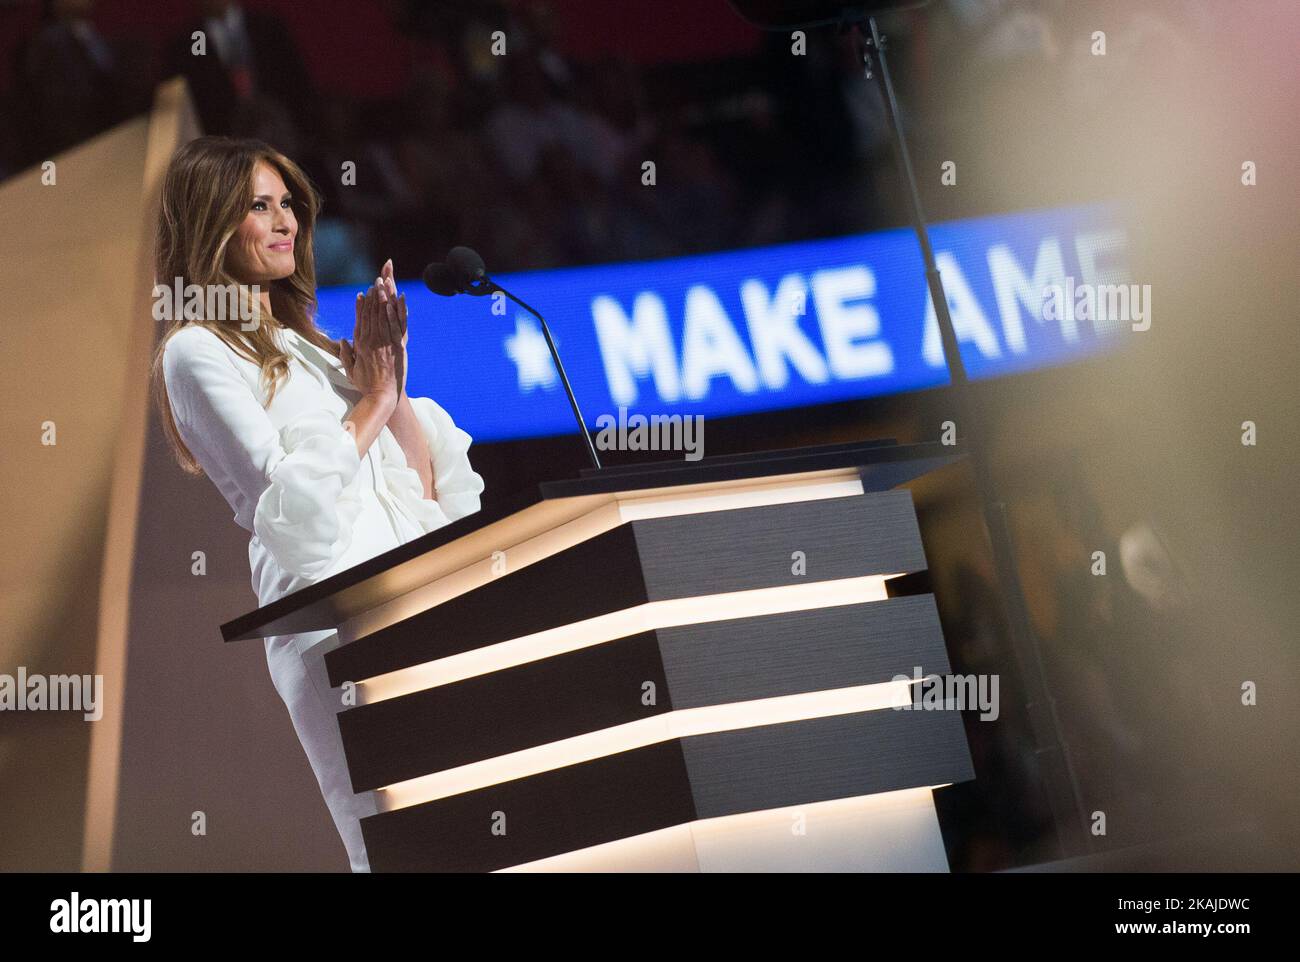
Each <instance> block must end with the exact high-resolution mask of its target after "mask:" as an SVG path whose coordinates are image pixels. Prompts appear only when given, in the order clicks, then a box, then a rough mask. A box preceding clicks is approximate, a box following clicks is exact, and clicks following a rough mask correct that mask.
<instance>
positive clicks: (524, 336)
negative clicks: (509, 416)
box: [506, 314, 560, 391]
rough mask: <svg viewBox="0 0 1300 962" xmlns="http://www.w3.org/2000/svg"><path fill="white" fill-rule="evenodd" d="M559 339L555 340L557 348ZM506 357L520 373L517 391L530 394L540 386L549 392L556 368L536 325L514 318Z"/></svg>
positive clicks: (523, 317)
mask: <svg viewBox="0 0 1300 962" xmlns="http://www.w3.org/2000/svg"><path fill="white" fill-rule="evenodd" d="M559 343H560V339H559V338H558V337H557V338H555V344H556V346H557V347H558V346H559ZM506 354H508V355H509V356H510V360H512V361H514V362H515V367H516V368H518V370H519V390H521V391H531V390H532V389H533V388H535V387H538V386H539V385H540V386H541V387H543V388H546V389H548V390H549V389H550V388H553V387H555V382H556V380H557V378H556V374H555V365H554V364H552V363H551V352H550V349H549V348H548V347H547V346H546V338H545V336H543V334H542V329H541V328H540V327H538V326H537V322H536V321H535V320H533V319H532V318H531V317H528V316H526V315H523V314H516V315H515V332H514V333H513V334H511V335H510V336H509V337H508V338H506Z"/></svg>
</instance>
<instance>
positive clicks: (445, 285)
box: [422, 262, 460, 297]
mask: <svg viewBox="0 0 1300 962" xmlns="http://www.w3.org/2000/svg"><path fill="white" fill-rule="evenodd" d="M422 276H423V278H424V286H425V287H427V288H428V289H429V290H431V291H433V293H435V294H441V295H442V296H443V297H451V296H452V295H454V294H459V293H460V285H459V284H458V283H457V282H456V272H455V271H453V270H452V269H451V268H450V267H448V266H447V265H446V264H439V263H436V262H435V263H433V264H430V265H429V266H428V267H426V268H425V269H424V274H423V275H422Z"/></svg>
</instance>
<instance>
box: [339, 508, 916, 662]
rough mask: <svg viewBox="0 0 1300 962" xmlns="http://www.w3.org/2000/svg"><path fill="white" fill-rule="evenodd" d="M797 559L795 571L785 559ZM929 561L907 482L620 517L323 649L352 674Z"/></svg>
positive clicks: (903, 569) (913, 566)
mask: <svg viewBox="0 0 1300 962" xmlns="http://www.w3.org/2000/svg"><path fill="white" fill-rule="evenodd" d="M796 551H799V552H802V553H803V555H804V557H805V558H806V571H805V573H803V574H795V573H793V572H792V567H793V562H792V555H793V553H794V552H796ZM925 567H926V561H925V553H924V551H923V549H922V546H921V535H920V531H919V529H918V527H917V521H916V513H915V509H914V507H913V505H912V497H911V493H910V492H908V491H907V490H905V489H900V490H893V491H883V492H873V493H870V494H859V495H853V496H849V497H842V498H828V499H823V500H813V501H799V502H793V503H787V504H771V505H761V506H754V507H745V508H733V509H729V510H722V511H708V512H702V513H698V514H686V515H677V516H669V517H662V518H646V519H640V520H635V521H629V522H626V523H624V524H622V525H619V526H618V527H616V528H613V529H611V530H609V531H606V532H604V533H603V534H599V535H597V536H596V537H593V538H590V539H588V540H586V541H583V542H580V543H578V544H576V545H573V546H572V547H569V548H566V549H564V550H562V551H560V552H558V553H556V554H554V555H551V556H549V557H546V558H543V559H541V560H539V561H536V562H534V563H533V564H530V565H528V566H526V567H524V568H520V569H519V570H517V571H512V572H509V573H507V574H505V575H502V576H501V577H499V578H495V579H493V580H491V581H488V582H486V583H484V584H482V585H480V586H478V587H476V588H473V589H471V590H469V591H467V592H465V593H464V594H462V595H459V596H457V597H455V598H452V599H450V600H449V601H446V602H444V603H443V604H440V605H437V606H435V607H432V608H429V609H427V610H425V611H422V612H419V613H418V614H415V615H413V616H411V617H409V618H406V619H404V620H403V621H400V622H398V623H395V624H393V625H389V626H387V627H385V628H382V629H380V630H378V631H376V632H373V633H372V634H369V635H367V636H365V637H363V638H359V639H357V640H356V641H354V642H352V643H350V644H347V645H344V646H342V647H340V648H337V649H335V650H334V651H332V652H330V653H329V654H328V655H326V657H325V664H326V667H327V669H328V671H329V680H330V684H331V685H333V686H336V687H337V686H339V685H341V684H343V683H344V682H347V681H353V682H358V681H362V680H364V679H366V678H373V677H375V676H377V675H381V674H384V673H386V672H391V671H396V670H399V669H402V668H409V667H411V666H413V665H419V664H423V663H425V662H428V661H433V660H435V659H438V658H446V657H448V656H450V655H456V654H460V653H462V652H466V651H471V650H473V649H476V648H481V647H485V646H487V645H493V644H497V643H499V642H503V641H508V640H510V639H512V638H519V637H522V636H524V635H529V634H533V633H534V632H539V631H545V630H547V629H551V628H557V627H560V626H562V625H568V624H573V623H574V622H578V621H585V620H587V619H590V618H594V617H598V616H600V615H606V614H610V613H612V612H616V611H621V610H624V609H627V608H631V607H635V606H637V605H640V604H644V603H646V602H652V601H661V600H669V599H676V598H689V597H695V596H700V595H712V594H719V593H725V592H734V591H743V590H749V589H756V588H772V587H780V586H790V585H797V584H808V583H810V582H817V581H831V580H837V579H843V578H857V577H862V576H864V575H873V574H881V575H884V574H903V573H907V572H911V571H919V570H922V569H924V568H925Z"/></svg>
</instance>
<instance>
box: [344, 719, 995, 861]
mask: <svg viewBox="0 0 1300 962" xmlns="http://www.w3.org/2000/svg"><path fill="white" fill-rule="evenodd" d="M972 777H974V772H973V769H972V765H971V760H970V754H969V751H968V750H967V747H966V736H965V731H964V729H963V727H962V721H961V716H960V714H959V713H957V712H952V711H894V710H892V709H883V710H880V711H869V712H859V713H855V714H850V715H835V716H830V717H826V718H812V719H806V720H803V721H796V722H788V723H785V724H779V725H764V726H760V727H756V728H746V729H740V730H737V731H728V732H718V733H715V734H707V735H693V736H689V737H685V738H678V739H673V740H671V741H667V742H661V743H658V744H654V745H649V746H646V747H644V748H637V749H632V750H630V751H626V752H620V753H618V754H616V755H610V756H606V757H603V758H598V759H593V760H591V761H587V762H582V763H579V764H575V765H569V766H566V767H564V768H558V769H553V770H551V771H546V772H541V773H538V774H536V775H530V776H527V777H525V778H519V779H514V780H512V781H507V782H502V783H499V784H497V785H492V786H489V787H487V788H482V789H477V790H474V791H469V792H464V793H461V794H459V795H452V796H448V797H446V798H440V799H436V800H433V801H429V802H424V803H421V804H418V805H413V806H410V807H408V808H403V809H398V810H395V811H391V812H381V813H379V814H377V815H372V816H369V817H368V818H364V819H362V820H361V830H362V834H363V836H364V837H365V842H366V850H367V852H368V853H369V856H370V865H371V868H372V869H373V870H374V871H377V872H403V871H405V872H439V871H444V872H485V871H493V870H496V869H501V868H507V867H510V866H513V865H520V864H523V863H525V862H531V861H534V860H537V859H541V858H547V857H550V856H553V855H560V854H563V853H565V852H571V851H575V850H578V849H582V848H587V847H589V846H592V845H600V844H603V843H605V842H612V841H615V840H617V839H622V838H630V837H632V836H634V835H640V834H644V833H646V832H653V831H657V830H659V829H663V828H669V827H671V826H674V825H680V824H683V823H686V822H691V821H695V820H698V819H706V818H716V817H721V816H725V815H735V814H740V813H742V812H752V811H763V810H765V809H770V808H781V807H786V806H796V805H806V804H811V803H814V802H820V801H828V800H830V799H836V798H853V797H856V796H860V795H871V794H875V793H878V792H888V791H896V790H899V789H905V788H918V787H923V786H928V785H941V784H946V783H948V782H959V781H965V780H968V779H970V778H972ZM503 818H504V829H505V832H504V834H494V833H493V829H494V826H498V827H499V826H501V825H502V819H503Z"/></svg>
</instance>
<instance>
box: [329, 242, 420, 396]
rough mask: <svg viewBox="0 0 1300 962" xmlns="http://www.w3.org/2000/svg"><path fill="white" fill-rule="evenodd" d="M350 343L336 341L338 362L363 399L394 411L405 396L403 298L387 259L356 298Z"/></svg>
mask: <svg viewBox="0 0 1300 962" xmlns="http://www.w3.org/2000/svg"><path fill="white" fill-rule="evenodd" d="M356 308H357V318H356V326H355V328H354V330H353V333H352V338H353V339H352V341H351V342H349V341H347V340H346V339H343V340H340V341H339V360H341V361H342V362H343V369H344V371H346V372H347V375H348V378H349V380H351V381H352V383H353V384H354V385H355V386H356V388H357V390H358V391H360V392H361V393H362V394H363V395H366V396H369V397H377V398H380V399H381V400H383V401H384V402H385V403H391V404H392V405H393V406H394V407H396V406H397V405H398V404H399V403H400V402H401V400H402V398H404V397H405V396H406V367H407V365H406V340H407V330H406V295H405V294H401V295H399V294H398V293H397V283H396V282H395V281H394V280H393V261H392V258H389V259H388V260H387V261H386V262H385V263H384V266H383V269H382V270H381V271H380V273H379V276H378V277H376V278H375V282H374V283H373V284H371V285H370V288H369V290H367V291H366V292H365V293H364V294H357V304H356Z"/></svg>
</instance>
